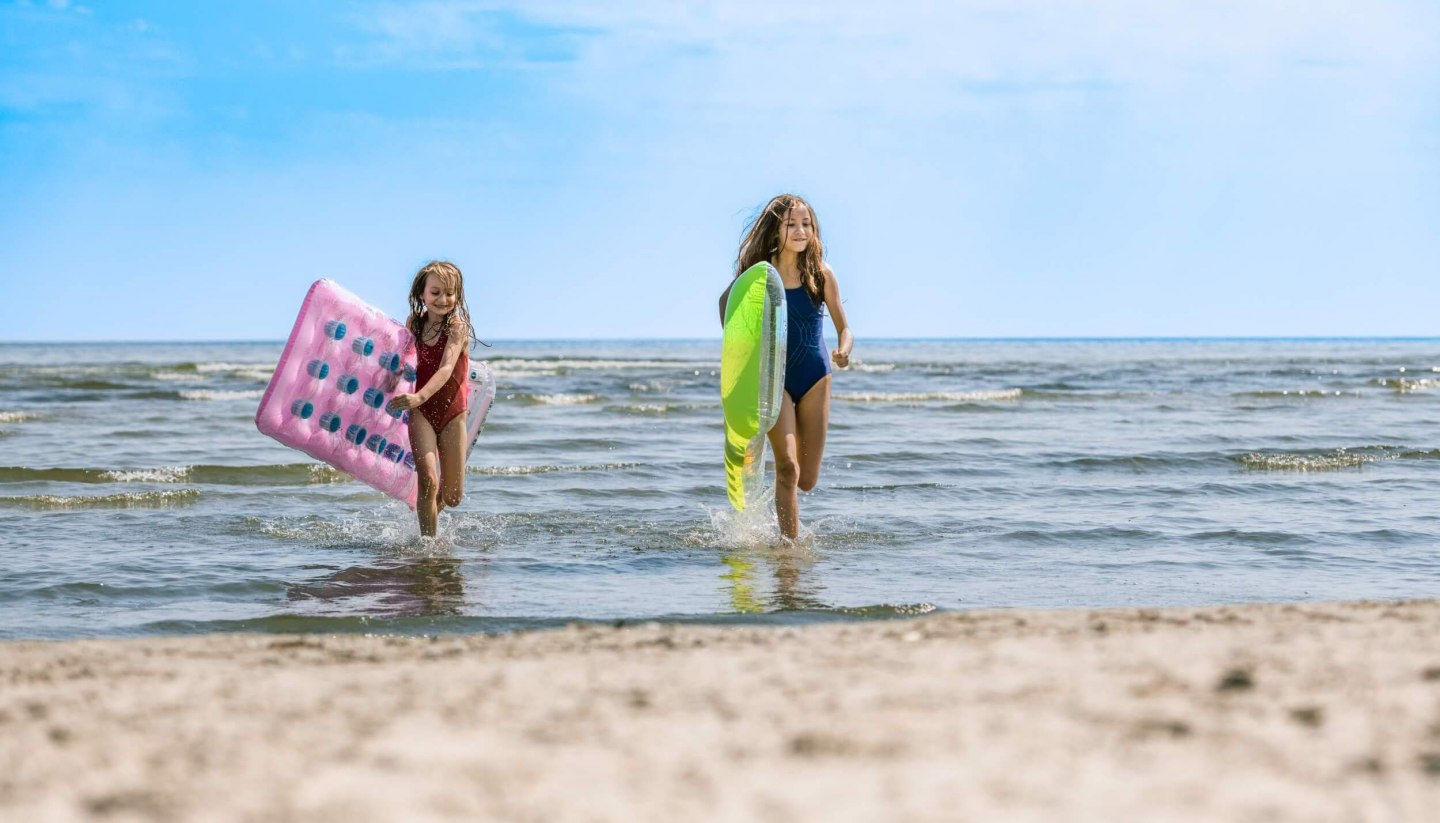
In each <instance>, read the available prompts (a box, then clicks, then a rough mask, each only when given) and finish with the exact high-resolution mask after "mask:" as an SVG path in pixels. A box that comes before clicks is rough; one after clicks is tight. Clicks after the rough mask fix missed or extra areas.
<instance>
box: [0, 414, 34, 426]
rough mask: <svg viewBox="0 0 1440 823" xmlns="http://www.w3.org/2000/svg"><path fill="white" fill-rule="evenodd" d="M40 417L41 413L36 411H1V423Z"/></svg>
mask: <svg viewBox="0 0 1440 823" xmlns="http://www.w3.org/2000/svg"><path fill="white" fill-rule="evenodd" d="M39 419H40V415H38V414H36V413H35V412H23V411H0V423H24V422H27V421H30V420H39Z"/></svg>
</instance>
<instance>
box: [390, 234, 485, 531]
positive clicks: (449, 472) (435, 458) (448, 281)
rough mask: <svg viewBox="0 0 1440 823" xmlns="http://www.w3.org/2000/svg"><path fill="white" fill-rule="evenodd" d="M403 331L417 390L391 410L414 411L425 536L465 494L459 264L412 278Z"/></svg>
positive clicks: (466, 389) (466, 377)
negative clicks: (411, 350) (411, 343)
mask: <svg viewBox="0 0 1440 823" xmlns="http://www.w3.org/2000/svg"><path fill="white" fill-rule="evenodd" d="M405 327H406V328H408V329H409V330H410V333H411V334H413V335H415V361H416V362H415V374H416V377H415V386H416V389H415V393H414V394H397V395H395V397H394V398H393V399H392V400H391V401H390V404H389V405H390V408H391V409H395V410H399V411H410V412H411V414H410V451H411V453H413V454H414V455H415V471H416V474H417V475H418V477H417V479H418V482H419V489H418V491H417V494H416V498H417V499H416V501H415V513H416V515H417V516H418V517H419V518H420V533H421V534H423V535H425V536H426V537H430V536H433V535H434V534H435V521H436V519H437V518H438V517H439V516H440V510H441V509H443V508H445V507H446V506H450V507H452V508H453V507H455V506H458V505H460V498H461V497H462V496H463V495H464V493H465V450H466V447H467V446H468V445H469V444H467V443H466V442H465V411H466V408H465V406H466V403H467V402H468V399H469V397H470V334H471V326H470V310H469V308H467V307H466V305H465V282H464V280H463V279H462V278H461V276H460V269H459V268H458V267H456V266H455V265H454V264H453V263H446V262H444V261H439V260H437V261H434V262H431V263H427V264H426V265H425V266H424V268H422V269H420V271H419V272H417V273H416V274H415V281H414V282H413V283H411V284H410V317H409V319H408V320H406V321H405ZM417 412H418V413H417Z"/></svg>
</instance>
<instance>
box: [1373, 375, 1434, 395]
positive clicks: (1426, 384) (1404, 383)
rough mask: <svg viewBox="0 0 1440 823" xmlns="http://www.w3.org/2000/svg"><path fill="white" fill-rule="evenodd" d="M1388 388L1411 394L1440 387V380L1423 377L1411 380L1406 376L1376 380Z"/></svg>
mask: <svg viewBox="0 0 1440 823" xmlns="http://www.w3.org/2000/svg"><path fill="white" fill-rule="evenodd" d="M1376 382H1377V383H1379V384H1380V385H1382V386H1384V387H1385V388H1387V389H1394V390H1395V391H1397V392H1399V393H1401V394H1410V393H1411V392H1417V391H1431V390H1432V389H1436V388H1440V380H1435V379H1432V378H1429V377H1423V378H1420V379H1418V380H1410V379H1408V378H1405V377H1386V378H1381V379H1380V380H1377V381H1376Z"/></svg>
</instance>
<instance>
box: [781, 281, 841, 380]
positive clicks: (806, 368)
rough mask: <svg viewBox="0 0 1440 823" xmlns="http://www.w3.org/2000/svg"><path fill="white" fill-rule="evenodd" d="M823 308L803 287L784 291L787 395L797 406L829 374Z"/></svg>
mask: <svg viewBox="0 0 1440 823" xmlns="http://www.w3.org/2000/svg"><path fill="white" fill-rule="evenodd" d="M822 305H824V304H823V303H816V302H815V301H813V300H811V299H810V295H809V294H807V293H806V292H805V289H804V288H798V289H786V290H785V317H786V320H787V322H786V332H785V333H786V335H787V339H786V341H785V347H786V357H785V393H786V394H788V395H790V400H791V401H792V402H795V403H799V402H800V398H802V397H804V396H805V393H806V392H808V391H810V389H812V388H814V386H815V384H816V383H819V382H820V378H822V377H824V376H825V375H827V374H829V373H830V361H829V360H828V359H826V357H825V337H824V334H823V331H822V325H821V323H822V321H823V320H824V317H825V315H824V314H822V313H821V311H820V307H821V306H822Z"/></svg>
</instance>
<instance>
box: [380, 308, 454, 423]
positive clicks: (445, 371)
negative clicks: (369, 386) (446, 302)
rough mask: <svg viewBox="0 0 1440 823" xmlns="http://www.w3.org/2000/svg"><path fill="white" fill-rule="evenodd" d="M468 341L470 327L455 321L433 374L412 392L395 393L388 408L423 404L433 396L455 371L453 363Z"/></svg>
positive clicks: (415, 406)
mask: <svg viewBox="0 0 1440 823" xmlns="http://www.w3.org/2000/svg"><path fill="white" fill-rule="evenodd" d="M469 343H470V329H469V328H468V327H466V326H465V324H464V323H458V322H457V323H456V324H455V327H454V328H453V329H451V330H450V339H449V340H447V341H445V352H444V353H443V354H441V355H440V367H439V368H437V369H436V370H435V374H434V375H433V376H431V378H430V380H429V381H428V382H427V383H426V384H425V385H424V386H421V387H420V389H419V391H416V392H415V393H414V394H397V395H395V397H394V398H393V399H391V401H390V404H389V405H390V408H392V409H400V410H406V409H414V408H417V407H419V406H423V405H425V401H427V400H429V399H430V398H432V397H434V396H435V393H436V392H438V391H440V389H441V388H442V387H444V385H445V383H446V381H448V380H449V379H450V375H451V374H452V373H453V372H454V371H455V364H456V363H459V362H460V353H461V352H463V351H464V350H465V346H467V345H469Z"/></svg>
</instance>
